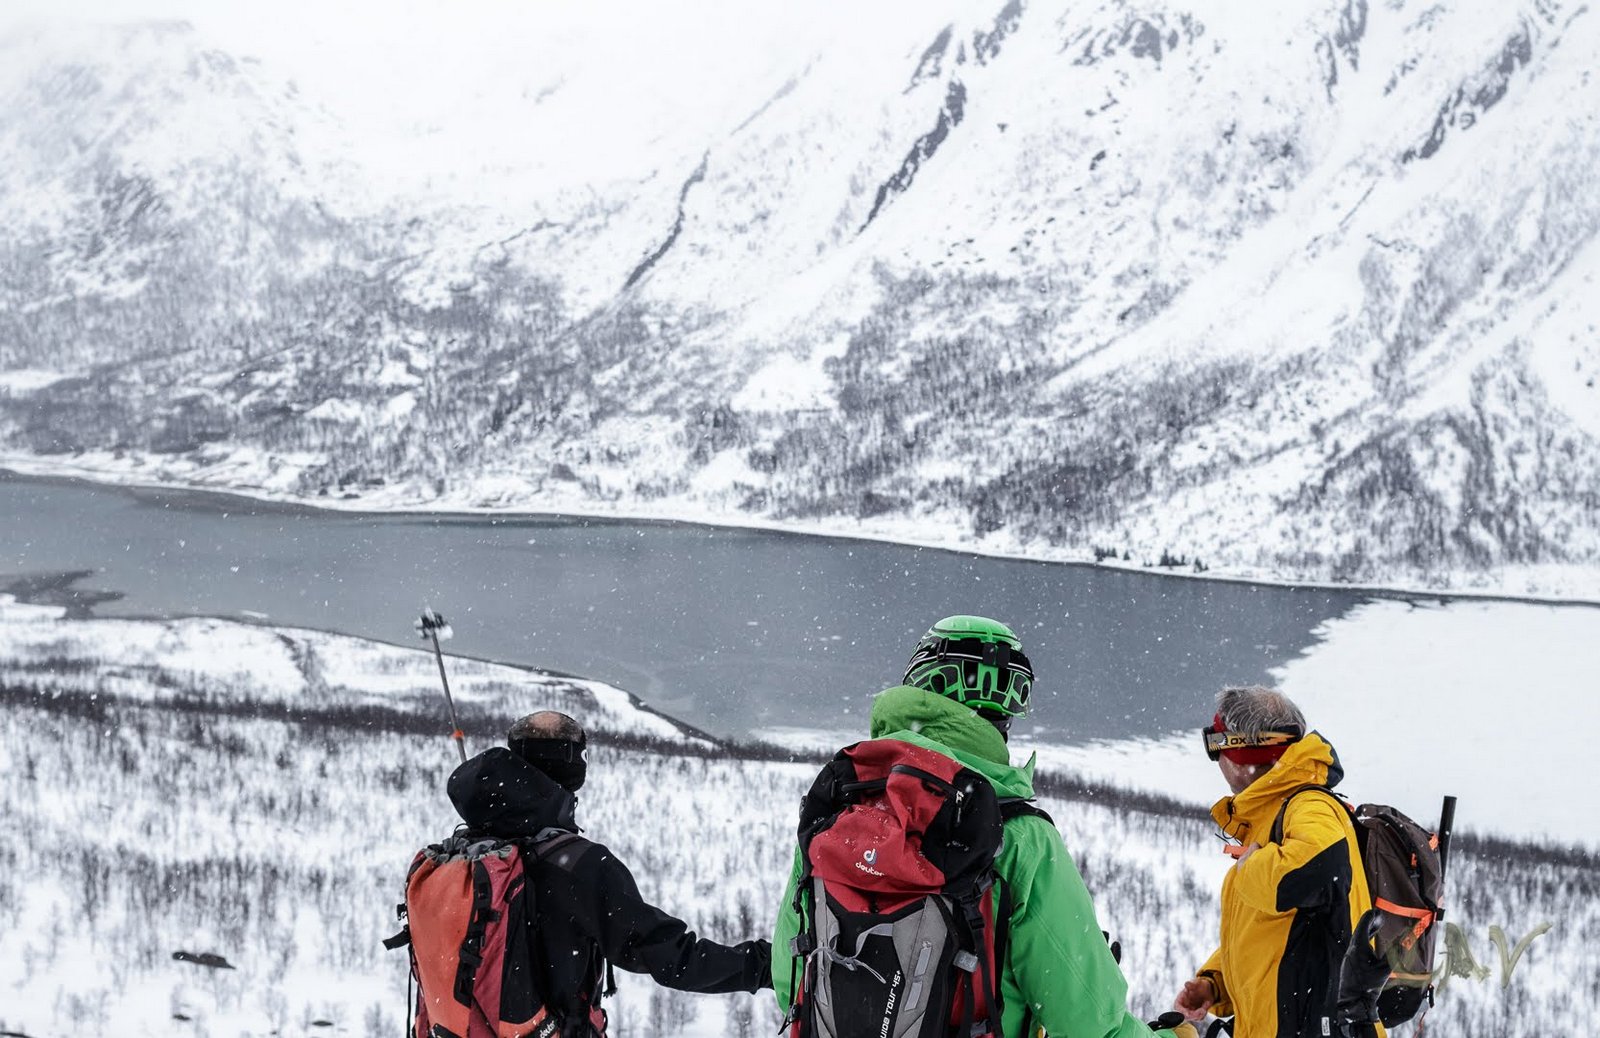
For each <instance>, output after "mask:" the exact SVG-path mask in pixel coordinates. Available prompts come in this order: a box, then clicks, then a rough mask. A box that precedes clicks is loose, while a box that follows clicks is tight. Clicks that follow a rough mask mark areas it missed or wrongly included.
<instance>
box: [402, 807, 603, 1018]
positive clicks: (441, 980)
mask: <svg viewBox="0 0 1600 1038" xmlns="http://www.w3.org/2000/svg"><path fill="white" fill-rule="evenodd" d="M581 840H582V837H580V836H578V835H577V834H576V833H569V832H562V831H554V830H552V831H549V832H547V833H544V834H541V835H540V837H539V838H537V839H535V840H531V841H529V840H521V841H516V840H500V839H494V838H489V837H478V836H472V835H470V834H466V833H462V832H458V833H457V834H456V835H454V836H452V837H450V838H449V839H447V840H445V841H444V842H443V843H436V844H433V845H431V846H429V847H426V848H424V849H423V850H421V851H418V852H417V856H416V857H415V858H414V859H413V860H412V862H411V869H410V871H409V872H408V873H407V875H406V899H405V902H404V903H403V904H401V905H400V906H399V914H400V917H401V918H402V919H404V920H405V921H406V923H405V926H404V928H402V929H401V931H400V932H399V933H397V934H395V935H394V936H393V937H391V938H389V939H388V940H386V941H384V942H383V943H384V946H385V947H387V948H390V949H395V948H401V947H405V946H406V945H409V946H410V949H411V975H412V977H413V979H414V980H415V981H416V983H417V999H416V1004H415V1012H416V1022H415V1024H414V1026H412V1027H410V1028H408V1029H407V1030H408V1031H409V1032H410V1033H411V1034H412V1035H414V1036H415V1038H554V1036H555V1035H557V1034H562V1035H572V1034H580V1035H604V1034H605V1026H606V1019H605V1013H604V1011H603V1010H601V1009H600V1006H599V1000H600V995H601V979H602V974H604V975H607V976H608V975H609V974H608V973H606V971H605V968H604V966H603V965H601V964H597V974H596V976H595V977H594V978H593V983H592V985H591V994H590V995H589V997H588V999H587V1002H588V1004H587V1006H586V1008H585V1010H584V1012H583V1014H582V1015H583V1016H585V1017H587V1021H586V1023H587V1026H586V1027H585V1026H583V1025H584V1023H585V1021H583V1020H579V1021H571V1020H566V1019H562V1017H561V1016H560V1015H559V1014H558V1013H556V1012H555V1011H554V1010H552V1008H551V1007H550V1006H548V1005H547V1004H546V1001H545V999H544V998H543V997H542V996H541V995H540V993H539V991H538V988H537V985H536V983H535V978H534V975H533V974H534V970H535V951H536V946H537V945H536V942H535V941H534V932H533V928H534V926H535V925H536V921H537V918H538V916H537V911H536V908H537V906H536V905H535V904H534V890H533V885H532V884H531V883H530V882H529V876H528V869H530V868H533V867H536V866H537V864H538V863H539V862H540V861H541V860H542V859H544V858H546V857H548V856H549V855H550V854H551V853H552V852H554V851H556V850H558V849H559V848H561V847H564V846H567V845H568V844H570V843H573V842H574V841H581ZM606 993H608V994H609V993H610V992H609V990H608V991H607V992H606ZM583 994H584V993H581V992H580V993H579V995H580V998H582V997H583ZM574 1025H576V1026H574Z"/></svg>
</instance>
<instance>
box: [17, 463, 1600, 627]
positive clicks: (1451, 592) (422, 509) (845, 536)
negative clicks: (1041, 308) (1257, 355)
mask: <svg viewBox="0 0 1600 1038" xmlns="http://www.w3.org/2000/svg"><path fill="white" fill-rule="evenodd" d="M7 476H11V477H14V478H18V479H24V480H29V481H37V482H43V483H57V484H62V485H77V486H89V487H102V488H107V489H121V490H151V491H160V492H165V493H173V494H182V495H192V496H193V497H195V498H198V499H211V500H228V499H233V500H239V501H244V502H250V503H254V504H270V505H274V506H277V507H280V508H284V509H286V510H288V511H290V512H300V513H306V514H313V513H323V514H329V515H334V514H337V515H348V516H351V517H374V518H382V517H390V516H410V517H416V516H436V517H446V518H462V519H592V520H599V521H603V522H612V523H619V524H620V523H634V524H654V523H660V524H682V525H693V526H704V527H712V528H716V529H726V530H755V531H760V532H764V533H774V534H789V535H794V536H798V537H814V538H821V539H825V540H836V541H849V542H869V543H876V544H891V545H899V546H902V547H908V548H921V549H924V550H929V551H940V552H949V553H952V554H957V555H976V556H981V557H983V558H992V559H1004V560H1008V561H1015V562H1030V563H1048V564H1051V565H1059V566H1077V567H1083V568H1089V569H1105V570H1113V571H1117V572H1123V573H1131V574H1142V575H1145V576H1150V577H1164V578H1171V579H1180V580H1200V581H1213V582H1216V583H1221V584H1238V585H1253V586H1260V587H1282V588H1300V589H1312V590H1316V589H1323V590H1331V591H1348V592H1353V593H1358V594H1365V595H1371V596H1373V597H1375V598H1390V599H1399V600H1404V601H1410V600H1417V599H1432V600H1437V601H1439V602H1441V603H1447V602H1450V601H1452V600H1458V599H1459V600H1470V601H1482V602H1510V603H1523V604H1534V605H1551V606H1579V607H1588V608H1600V588H1595V587H1590V586H1588V585H1589V583H1590V582H1591V581H1592V582H1594V583H1597V584H1600V574H1592V575H1591V574H1585V576H1587V577H1588V578H1589V580H1587V581H1585V580H1573V579H1572V578H1570V577H1568V578H1567V580H1569V581H1570V583H1566V584H1565V585H1564V586H1565V587H1566V588H1567V589H1568V590H1565V591H1563V592H1561V593H1558V594H1535V593H1531V592H1518V591H1517V590H1515V587H1514V584H1512V583H1504V582H1503V583H1500V584H1497V585H1496V586H1494V587H1489V588H1460V587H1451V588H1439V587H1427V586H1421V585H1408V584H1404V583H1395V584H1357V583H1341V582H1337V581H1327V580H1309V579H1307V580H1301V579H1295V578H1289V577H1278V576H1272V575H1270V574H1260V573H1257V572H1255V571H1251V570H1239V569H1228V568H1211V569H1207V570H1206V571H1205V572H1203V573H1195V572H1193V571H1191V570H1189V569H1187V568H1185V567H1160V566H1154V565H1147V564H1144V563H1136V562H1132V561H1128V562H1124V561H1122V560H1120V559H1115V558H1112V559H1106V560H1103V561H1099V562H1097V561H1094V560H1093V559H1087V558H1083V557H1081V556H1080V555H1078V554H1077V553H1073V552H1070V551H1069V550H1068V549H1061V548H1052V547H1045V548H1041V549H1037V550H1035V549H1031V548H1030V549H1028V550H1026V551H1024V550H1023V549H1022V548H1021V547H1020V546H1013V547H1010V548H1007V547H1004V546H1002V547H992V546H983V545H980V544H976V543H968V542H964V541H960V540H951V539H948V538H946V539H940V538H937V537H925V536H917V535H916V533H915V532H913V530H911V529H908V530H907V531H906V532H905V533H896V532H894V531H893V530H892V529H891V530H865V529H862V528H860V524H859V522H857V521H855V520H848V519H816V520H803V521H801V520H797V521H780V520H775V519H763V518H760V517H756V516H741V517H740V518H737V519H734V518H730V517H728V516H726V515H724V514H722V513H718V512H714V511H711V510H709V509H704V508H700V509H696V508H676V509H675V508H659V509H651V508H642V507H639V505H638V503H637V502H634V503H633V504H632V506H630V507H618V508H608V507H605V506H603V505H598V504H596V503H595V502H592V501H589V502H581V501H561V502H557V503H556V504H555V505H553V506H552V507H550V508H544V509H534V508H526V507H520V506H504V507H497V506H488V505H471V504H465V503H459V504H444V505H424V504H420V503H417V502H415V501H409V500H405V499H399V500H395V501H393V502H390V503H381V500H375V499H381V497H382V495H378V494H372V495H366V496H359V495H350V496H347V497H342V498H333V497H329V498H326V499H321V498H318V499H311V498H306V497H303V496H300V495H296V494H292V493H289V492H286V491H273V490H268V489H264V488H259V487H238V486H217V485H214V484H206V483H197V482H186V481H183V480H174V479H152V478H149V477H147V476H145V475H143V474H141V473H137V472H132V471H127V470H126V469H124V468H119V467H115V466H104V467H102V466H96V465H63V464H60V463H59V462H50V463H46V460H45V459H41V458H37V457H34V456H31V455H17V454H11V453H0V478H5V477H7ZM888 525H890V526H891V527H893V526H906V527H911V528H914V527H916V526H917V525H918V524H917V523H916V522H914V521H905V520H902V521H898V522H896V521H892V520H891V521H890V523H889V524H888ZM1576 569H1577V567H1564V568H1563V572H1564V573H1567V572H1570V571H1572V570H1576Z"/></svg>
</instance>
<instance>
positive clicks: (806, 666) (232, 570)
mask: <svg viewBox="0 0 1600 1038" xmlns="http://www.w3.org/2000/svg"><path fill="white" fill-rule="evenodd" d="M70 570H90V571H92V575H91V576H90V577H88V578H86V579H85V580H84V581H83V582H82V585H81V586H83V587H85V588H90V589H94V590H104V591H110V592H116V593H119V594H120V595H121V597H120V598H117V599H115V600H113V601H106V602H102V603H100V604H98V605H97V606H95V613H96V614H97V615H102V616H178V615H191V614H210V615H218V616H230V617H254V618H261V617H262V616H264V617H265V619H266V620H267V621H268V622H271V623H275V624H283V625H290V626H304V627H315V628H322V629H326V630H334V631H342V632H346V633H349V634H354V635H360V636H363V637H369V638H378V639H382V640H385V641H394V642H407V641H409V640H410V639H411V636H412V632H411V623H412V620H413V619H414V618H415V617H416V616H417V614H418V612H419V611H420V610H421V608H422V607H423V606H424V605H431V606H432V607H434V608H436V609H438V610H440V611H441V612H443V613H444V614H445V615H446V616H447V617H448V618H449V619H450V620H451V621H452V623H453V624H454V627H455V631H456V637H455V640H454V641H453V642H451V643H449V645H448V647H449V649H450V650H451V651H453V652H459V653H463V654H467V655H473V656H483V657H487V658H490V659H497V660H504V661H508V662H515V663H523V664H529V665H532V666H536V667H542V668H546V669H551V670H558V671H565V672H569V673H573V674H579V675H584V676H588V677H595V678H600V679H603V680H605V681H609V682H612V683H614V684H617V685H620V686H622V687H623V688H626V689H628V690H629V691H632V692H634V693H635V694H637V695H639V696H640V697H641V698H642V699H644V700H645V701H646V702H647V703H649V704H650V705H651V706H653V707H656V708H657V709H659V710H662V711H664V712H666V713H668V714H671V715H673V716H675V717H679V718H682V719H683V720H686V721H689V722H690V723H693V724H697V725H700V726H701V727H703V728H705V729H707V730H709V731H712V732H714V733H718V734H723V735H738V734H742V733H745V732H748V731H750V730H752V729H755V728H762V727H768V726H780V725H792V726H800V727H816V728H826V729H842V728H856V727H859V726H861V725H864V724H865V715H866V712H867V709H868V700H869V696H870V694H871V693H873V692H875V691H877V690H878V689H879V688H882V687H884V686H886V685H889V684H893V683H895V682H896V680H897V679H898V678H899V675H900V668H901V667H903V666H904V663H905V659H906V656H907V655H908V653H909V651H910V649H911V646H912V644H913V642H914V641H915V639H916V637H917V635H918V634H920V633H921V632H922V631H923V630H924V629H925V628H926V627H927V626H928V625H929V623H931V622H932V621H934V620H936V619H938V618H939V617H941V616H944V615H947V614H950V613H958V612H971V613H982V614H986V615H989V616H994V617H998V618H1001V619H1004V620H1005V621H1007V622H1008V623H1011V624H1012V625H1014V626H1015V627H1016V628H1017V629H1018V631H1019V633H1020V634H1021V635H1022V638H1023V641H1024V645H1025V646H1026V648H1027V650H1028V653H1029V655H1030V656H1031V657H1032V659H1033V661H1034V666H1035V669H1036V670H1037V671H1038V679H1037V682H1036V684H1035V698H1034V709H1033V717H1034V726H1033V728H1032V732H1033V734H1036V735H1038V736H1040V737H1042V738H1047V739H1049V740H1051V741H1061V742H1076V741H1080V740H1083V739H1089V738H1103V737H1123V736H1133V735H1156V734H1164V733H1166V732H1168V731H1171V730H1174V729H1184V728H1190V727H1198V726H1199V725H1200V724H1201V723H1202V722H1203V721H1204V720H1205V719H1206V718H1207V717H1209V715H1210V708H1209V705H1208V704H1209V703H1210V700H1211V696H1212V695H1213V693H1214V692H1215V691H1216V690H1217V689H1218V688H1220V687H1221V686H1222V685H1224V684H1227V683H1238V682H1257V681H1264V680H1266V679H1267V677H1268V671H1269V670H1271V668H1273V667H1274V666H1276V665H1278V664H1281V663H1283V662H1285V661H1287V660H1289V659H1291V658H1293V657H1295V656H1296V655H1298V654H1299V653H1300V652H1301V651H1302V650H1304V649H1305V648H1306V647H1307V646H1309V645H1311V644H1312V643H1313V642H1314V641H1315V639H1314V637H1313V635H1312V632H1313V630H1314V629H1315V628H1316V627H1317V625H1318V624H1319V623H1321V622H1323V621H1324V620H1327V619H1330V618H1332V617H1336V616H1339V615H1342V614H1343V613H1345V612H1346V611H1348V610H1349V609H1350V608H1352V607H1353V606H1354V605H1356V604H1357V603H1358V602H1360V601H1362V599H1363V598H1364V597H1365V596H1363V595H1361V594H1359V593H1355V592H1347V591H1340V590H1328V589H1298V588H1285V587H1272V586H1258V585H1249V584H1236V583H1222V582H1214V581H1200V580H1184V579H1176V578H1170V577H1162V576H1158V575H1147V574H1143V573H1130V572H1122V571H1116V570H1106V569H1100V568H1096V567H1091V566H1071V565H1061V564H1052V563H1033V562H1024V561H1015V560H1006V559H994V558H987V557H983V556H975V555H969V554H963V553H960V552H950V551H939V550H934V549H927V548H917V547H907V546H902V545H894V544H881V543H873V542H861V541H846V540H839V539H833V538H824V537H813V536H805V535H798V534H782V533H771V532H766V531H753V530H739V529H726V528H717V527H709V526H699V525H694V524H689V523H662V522H646V523H640V522H623V521H609V520H596V519H577V518H561V517H532V516H499V517H486V516H461V515H416V514H411V515H367V514H347V513H338V512H326V511H315V510H310V509H304V508H298V507H294V506H287V505H277V504H265V503H260V502H256V501H251V500H246V499H241V498H237V497H231V496H225V495H207V494H194V493H186V492H177V491H155V490H134V489H124V488H116V487H103V486H93V485H86V484H80V483H70V482H61V481H47V480H36V479H28V478H22V477H15V476H10V475H5V474H0V586H4V585H6V584H8V583H10V582H11V581H12V580H14V579H15V578H17V577H20V576H23V575H29V574H34V575H37V574H48V573H58V572H63V571H70ZM529 707H530V709H533V708H536V707H537V704H532V703H530V704H529ZM1024 730H1025V729H1024Z"/></svg>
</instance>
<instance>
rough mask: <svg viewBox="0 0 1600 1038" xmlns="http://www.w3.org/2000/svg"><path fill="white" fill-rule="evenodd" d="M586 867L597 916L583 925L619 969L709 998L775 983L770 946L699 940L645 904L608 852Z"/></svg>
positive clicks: (598, 851) (588, 859)
mask: <svg viewBox="0 0 1600 1038" xmlns="http://www.w3.org/2000/svg"><path fill="white" fill-rule="evenodd" d="M582 866H583V869H584V871H585V872H586V873H588V874H589V876H590V882H592V884H593V889H594V890H595V892H596V897H595V899H594V901H593V904H592V906H590V909H589V910H591V911H592V912H593V913H594V917H593V918H591V919H586V920H585V919H580V923H585V924H588V926H589V928H590V932H591V933H594V934H596V935H598V938H599V942H600V948H601V950H602V951H603V952H604V953H605V955H606V958H607V959H609V960H610V961H611V962H612V963H613V964H614V965H616V966H620V967H621V968H623V969H625V970H629V971H631V972H634V973H648V974H649V975H650V976H651V977H653V978H655V980H656V982H657V983H659V984H662V985H664V986H666V987H669V988H677V989H679V990H680V991H697V992H701V993H704V994H713V993H718V992H725V991H758V990H760V989H761V988H764V987H767V986H768V985H769V984H770V983H771V979H770V977H769V972H770V965H769V959H770V957H771V951H772V949H771V945H769V944H768V943H767V942H766V941H764V940H756V941H744V942H742V943H740V944H736V945H733V946H732V947H729V946H728V945H724V944H718V943H717V942H715V941H710V940H706V939H705V938H701V937H696V936H695V935H694V934H693V933H692V932H691V931H690V930H689V927H688V925H687V924H686V923H684V921H683V920H681V919H679V918H677V917H676V916H671V915H668V914H667V913H666V912H663V911H662V910H661V909H659V908H657V907H655V906H654V905H652V904H650V903H649V902H648V901H646V900H645V899H644V898H643V896H641V895H640V893H639V886H638V884H637V883H635V882H634V879H633V874H632V873H631V872H629V871H628V867H627V866H626V865H624V864H622V862H620V861H618V860H617V859H616V857H615V856H614V855H612V853H611V852H610V851H609V850H607V849H606V848H604V847H601V846H598V845H597V846H596V847H595V849H594V850H593V851H591V852H590V853H589V854H587V855H585V856H584V860H583V862H582Z"/></svg>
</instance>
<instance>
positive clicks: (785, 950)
mask: <svg viewBox="0 0 1600 1038" xmlns="http://www.w3.org/2000/svg"><path fill="white" fill-rule="evenodd" d="M799 881H800V849H799V848H798V847H797V848H795V852H794V865H793V866H792V867H791V868H790V869H789V882H788V884H787V885H786V886H785V887H784V888H783V900H782V901H780V902H778V920H777V922H776V923H774V924H773V927H772V993H773V994H774V995H776V996H778V1011H779V1012H780V1013H787V1012H788V1011H789V1004H790V1003H791V1002H793V1001H794V982H795V961H794V955H793V953H792V952H791V951H790V942H791V941H793V940H794V939H795V936H796V935H798V934H799V933H800V914H799V913H798V912H796V911H795V910H794V888H795V884H797V883H798V882H799Z"/></svg>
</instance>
